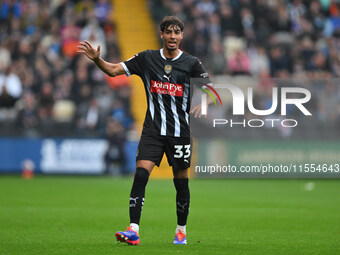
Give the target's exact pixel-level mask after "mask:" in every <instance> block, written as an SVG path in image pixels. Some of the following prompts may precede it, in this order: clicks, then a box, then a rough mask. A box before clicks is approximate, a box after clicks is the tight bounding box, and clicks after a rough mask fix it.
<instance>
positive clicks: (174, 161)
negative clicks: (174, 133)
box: [165, 137, 191, 174]
mask: <svg viewBox="0 0 340 255" xmlns="http://www.w3.org/2000/svg"><path fill="white" fill-rule="evenodd" d="M165 154H166V156H167V159H168V162H169V165H170V166H172V168H173V169H174V174H175V171H180V170H186V169H188V168H189V167H190V163H191V138H190V137H171V138H168V139H167V142H166V145H165Z"/></svg>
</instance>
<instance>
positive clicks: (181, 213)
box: [174, 178, 190, 226]
mask: <svg viewBox="0 0 340 255" xmlns="http://www.w3.org/2000/svg"><path fill="white" fill-rule="evenodd" d="M174 184H175V188H176V191H177V195H176V207H177V224H178V225H181V226H185V225H186V224H187V218H188V214H189V204H190V191H189V179H188V178H185V179H174Z"/></svg>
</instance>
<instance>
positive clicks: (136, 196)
mask: <svg viewBox="0 0 340 255" xmlns="http://www.w3.org/2000/svg"><path fill="white" fill-rule="evenodd" d="M149 175H150V174H149V172H148V170H146V169H145V168H142V167H138V168H137V170H136V174H135V179H134V180H133V185H132V189H131V193H130V223H136V224H138V225H139V220H140V216H141V213H142V208H143V204H144V196H145V186H146V184H147V183H148V180H149Z"/></svg>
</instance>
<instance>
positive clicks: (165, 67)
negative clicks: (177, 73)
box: [164, 65, 172, 74]
mask: <svg viewBox="0 0 340 255" xmlns="http://www.w3.org/2000/svg"><path fill="white" fill-rule="evenodd" d="M171 71H172V65H165V66H164V72H165V73H166V74H169V73H171Z"/></svg>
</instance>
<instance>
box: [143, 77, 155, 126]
mask: <svg viewBox="0 0 340 255" xmlns="http://www.w3.org/2000/svg"><path fill="white" fill-rule="evenodd" d="M145 76H146V81H147V86H148V89H147V93H148V96H149V110H150V114H151V118H152V120H154V116H155V106H154V104H153V99H152V94H151V91H150V90H151V89H150V88H151V85H150V76H149V75H145Z"/></svg>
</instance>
